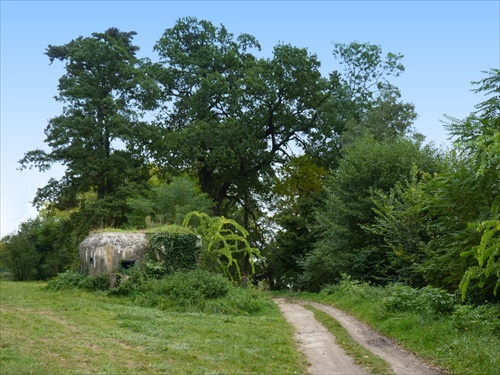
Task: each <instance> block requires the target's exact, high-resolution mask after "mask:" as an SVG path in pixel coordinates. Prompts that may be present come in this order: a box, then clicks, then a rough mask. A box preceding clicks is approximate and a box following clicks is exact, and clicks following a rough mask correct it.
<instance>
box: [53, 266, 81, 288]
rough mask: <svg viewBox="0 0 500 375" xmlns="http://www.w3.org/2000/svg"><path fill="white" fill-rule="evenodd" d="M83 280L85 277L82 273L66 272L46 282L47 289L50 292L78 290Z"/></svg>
mask: <svg viewBox="0 0 500 375" xmlns="http://www.w3.org/2000/svg"><path fill="white" fill-rule="evenodd" d="M85 278H86V276H85V275H84V274H82V273H79V272H74V271H70V270H68V271H66V272H62V273H59V274H58V275H57V276H56V277H54V278H52V279H50V280H49V281H48V282H47V288H48V289H51V290H62V289H70V288H78V287H79V286H80V283H81V282H82V281H83V280H84V279H85Z"/></svg>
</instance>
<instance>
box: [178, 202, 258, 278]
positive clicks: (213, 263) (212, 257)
mask: <svg viewBox="0 0 500 375" xmlns="http://www.w3.org/2000/svg"><path fill="white" fill-rule="evenodd" d="M183 226H185V227H189V228H191V230H192V231H193V232H194V233H196V234H197V235H199V236H200V237H201V238H202V240H203V245H202V254H201V260H200V263H201V266H202V267H203V268H205V269H208V270H210V271H218V272H220V271H222V273H223V274H224V275H225V276H226V277H227V278H229V279H230V280H231V281H239V280H240V279H241V267H240V263H241V262H242V259H243V261H244V259H248V261H249V263H250V267H251V273H253V272H254V261H255V260H256V259H257V258H258V257H259V256H260V253H259V250H258V249H256V248H254V247H252V246H250V243H249V242H248V240H247V236H248V232H247V230H246V229H245V228H243V227H242V226H241V225H240V224H238V223H237V222H236V221H234V220H232V219H228V218H225V217H224V216H215V217H210V216H209V215H207V214H205V213H200V212H197V211H193V212H190V213H189V214H187V215H186V217H185V219H184V222H183Z"/></svg>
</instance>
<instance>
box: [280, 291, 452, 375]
mask: <svg viewBox="0 0 500 375" xmlns="http://www.w3.org/2000/svg"><path fill="white" fill-rule="evenodd" d="M275 302H276V303H277V304H278V306H279V308H280V310H281V313H282V314H283V316H284V317H285V319H286V320H287V321H288V322H289V323H290V324H292V325H293V326H294V327H295V339H296V341H297V344H298V347H299V350H301V351H302V352H303V353H304V354H305V356H306V357H307V359H308V362H309V367H308V372H309V374H311V375H320V374H321V375H322V374H324V375H336V374H338V375H347V374H348V375H351V374H353V375H354V374H367V372H366V371H365V370H364V369H363V368H361V367H359V366H357V365H356V364H354V361H353V360H352V358H351V357H349V356H348V355H347V354H345V352H344V350H343V349H342V348H341V347H340V346H338V345H337V344H336V342H335V337H334V336H333V335H332V334H330V333H329V332H328V330H327V329H326V328H325V327H323V326H322V325H321V324H320V323H319V322H318V321H317V320H316V319H315V318H314V314H313V312H312V311H310V310H307V309H306V308H305V307H304V306H302V304H303V303H302V302H290V301H286V300H285V299H281V298H278V299H276V300H275ZM307 304H309V305H311V306H313V307H315V308H317V309H319V310H322V311H324V312H326V313H327V314H329V315H330V316H332V317H333V318H335V319H336V320H337V321H338V322H339V323H340V324H341V325H342V326H343V327H344V328H345V329H346V330H347V331H348V332H349V334H350V335H351V337H352V338H353V339H354V340H355V341H356V342H358V343H359V344H361V345H363V346H364V347H366V348H367V349H368V350H370V351H371V352H372V353H374V354H376V355H378V356H379V357H381V358H383V359H384V360H385V361H387V362H388V363H389V365H390V366H391V368H392V370H393V371H394V373H395V374H398V375H424V374H425V375H443V374H444V373H443V372H442V371H440V370H439V369H436V368H434V367H432V366H430V365H429V364H427V363H425V362H424V361H423V360H421V359H420V358H418V357H417V356H415V355H413V354H411V353H409V352H407V351H405V350H404V349H402V348H401V347H399V346H398V345H397V344H396V343H395V342H393V341H392V340H390V339H388V338H386V337H384V336H382V335H380V334H379V333H377V332H375V331H373V330H372V329H371V328H370V327H368V326H367V325H366V324H364V323H361V322H359V321H358V320H356V319H354V318H353V317H352V316H350V315H348V314H346V313H344V312H343V311H341V310H338V309H336V308H334V307H331V306H327V305H322V304H319V303H316V302H307Z"/></svg>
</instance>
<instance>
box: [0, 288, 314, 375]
mask: <svg viewBox="0 0 500 375" xmlns="http://www.w3.org/2000/svg"><path fill="white" fill-rule="evenodd" d="M44 286H45V285H44V284H42V283H21V282H16V283H15V282H9V281H0V302H1V303H0V334H1V336H0V373H1V374H2V375H9V374H13V375H14V374H15V375H18V374H36V375H43V374H50V375H55V374H201V373H202V374H294V373H300V374H302V373H304V372H305V368H306V364H307V363H306V360H305V358H304V357H303V356H302V355H301V354H300V353H298V352H297V351H296V349H295V345H294V342H293V332H292V328H291V327H290V326H289V325H288V324H287V323H286V321H285V320H284V319H283V318H282V317H281V315H280V313H279V310H278V308H277V307H276V308H275V309H274V310H272V311H270V312H269V313H267V314H266V315H265V316H240V315H238V316H236V315H216V314H195V313H192V314H185V313H171V312H165V311H160V310H158V309H155V308H145V307H137V306H134V305H132V303H131V302H129V301H130V300H128V299H124V298H119V297H109V296H106V295H104V294H102V295H99V294H96V293H89V292H85V291H82V290H75V289H71V290H63V291H49V290H47V289H45V288H44Z"/></svg>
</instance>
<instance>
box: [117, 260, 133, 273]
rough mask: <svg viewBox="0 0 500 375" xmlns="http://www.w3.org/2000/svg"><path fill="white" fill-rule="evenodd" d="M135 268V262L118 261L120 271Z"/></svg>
mask: <svg viewBox="0 0 500 375" xmlns="http://www.w3.org/2000/svg"><path fill="white" fill-rule="evenodd" d="M133 266H135V260H122V261H120V271H123V270H127V269H129V268H131V267H133Z"/></svg>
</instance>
